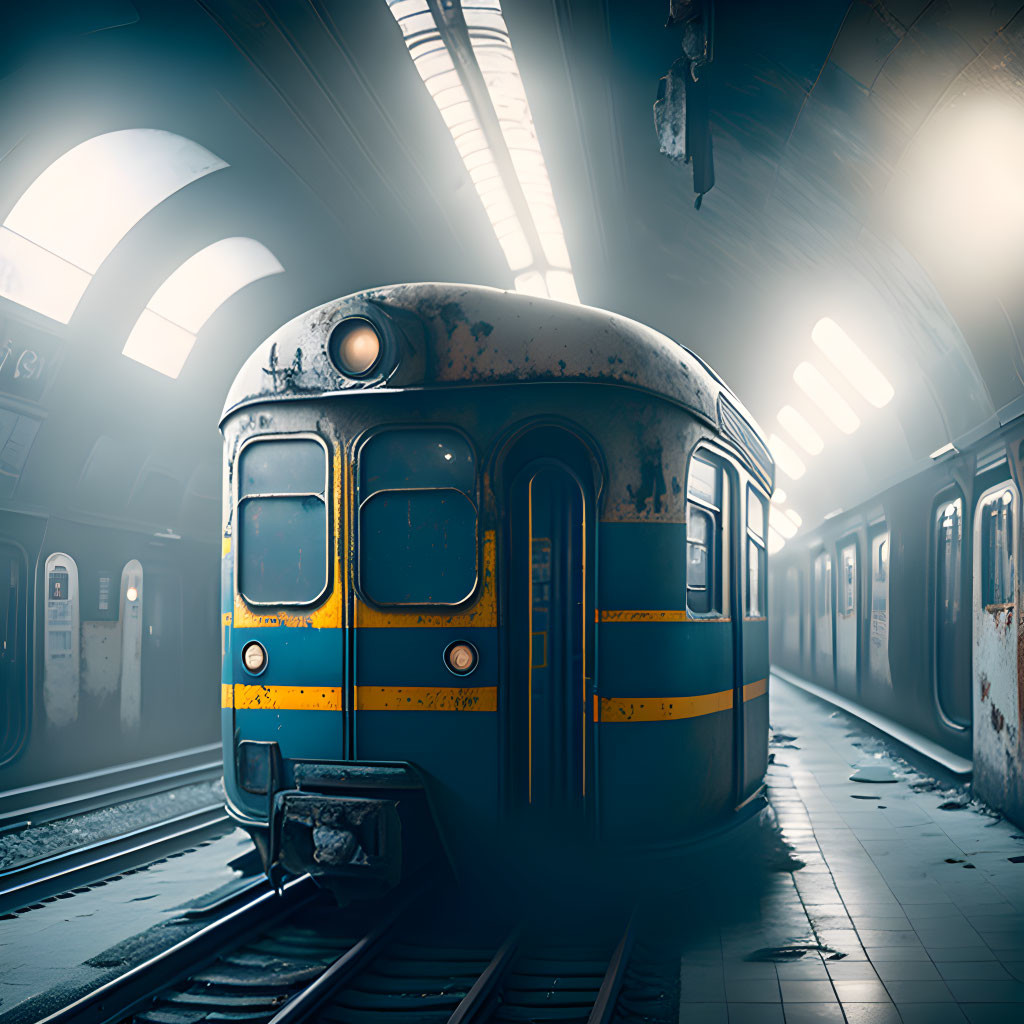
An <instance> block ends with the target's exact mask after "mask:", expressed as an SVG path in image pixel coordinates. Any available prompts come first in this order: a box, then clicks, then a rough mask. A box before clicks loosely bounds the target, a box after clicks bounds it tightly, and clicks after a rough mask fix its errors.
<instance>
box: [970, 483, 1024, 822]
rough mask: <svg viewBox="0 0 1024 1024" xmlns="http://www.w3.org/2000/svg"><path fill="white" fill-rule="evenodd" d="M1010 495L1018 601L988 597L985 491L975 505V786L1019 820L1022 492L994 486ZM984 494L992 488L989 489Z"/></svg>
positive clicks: (1023, 802) (1023, 810) (1023, 803)
mask: <svg viewBox="0 0 1024 1024" xmlns="http://www.w3.org/2000/svg"><path fill="white" fill-rule="evenodd" d="M996 489H997V490H998V492H1000V493H1001V494H1011V495H1012V503H1011V505H1010V508H1011V509H1012V514H1013V521H1014V528H1015V529H1014V533H1015V536H1014V538H1013V557H1012V562H1011V564H1012V566H1013V581H1012V585H1011V593H1012V595H1013V598H1014V600H1012V601H1009V602H1002V603H999V604H988V605H986V604H985V603H984V602H985V592H984V579H983V577H982V572H983V566H984V560H983V558H982V543H983V537H982V528H983V522H984V516H983V513H982V508H983V505H984V502H985V495H982V497H981V498H980V499H979V501H978V503H977V506H976V509H975V523H974V531H973V536H974V585H973V589H972V593H973V602H972V608H973V620H974V650H973V673H972V676H973V691H972V692H973V696H974V716H973V717H974V726H973V731H974V791H975V792H976V793H977V795H978V796H980V797H981V798H982V799H983V800H985V801H986V802H987V803H989V804H991V805H992V806H993V807H996V808H999V809H1000V810H1003V811H1004V812H1005V813H1007V814H1009V815H1010V816H1012V817H1014V818H1016V819H1018V820H1020V819H1021V818H1022V817H1024V782H1022V772H1024V759H1022V757H1021V747H1020V739H1021V700H1020V691H1019V685H1020V678H1021V675H1020V659H1021V651H1022V646H1024V632H1022V630H1021V626H1020V615H1019V613H1018V609H1019V608H1020V573H1019V571H1017V559H1018V555H1019V551H1020V541H1019V531H1020V522H1019V516H1020V495H1019V493H1018V491H1017V488H1016V487H1015V486H1014V485H1013V484H1012V483H1011V482H1010V481H1006V482H1005V483H1001V484H999V485H998V486H997V488H996ZM986 493H991V492H990V491H989V492H986Z"/></svg>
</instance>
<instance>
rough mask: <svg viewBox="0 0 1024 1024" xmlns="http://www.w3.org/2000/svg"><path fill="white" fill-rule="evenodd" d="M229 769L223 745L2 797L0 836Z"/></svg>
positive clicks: (202, 779) (25, 788)
mask: <svg viewBox="0 0 1024 1024" xmlns="http://www.w3.org/2000/svg"><path fill="white" fill-rule="evenodd" d="M223 770H224V764H223V760H222V757H221V748H220V744H219V743H212V744H207V745H206V746H203V747H195V748H193V749H192V750H183V751H179V752H178V753H175V754H166V755H163V756H160V757H151V758H146V759H145V760H142V761H132V762H130V763H129V764H122V765H116V766H114V767H112V768H102V769H98V770H96V771H92V772H85V773H83V774H80V775H71V776H65V777H63V778H59V779H51V780H49V781H47V782H38V783H34V784H33V785H30V786H21V787H18V788H16V789H5V790H3V792H0V834H2V833H5V832H13V831H17V830H19V829H23V828H28V827H30V826H34V825H42V824H45V823H46V822H49V821H56V820H57V819H59V818H68V817H71V816H72V815H76V814H86V813H88V812H89V811H97V810H103V809H105V808H108V807H111V806H113V805H114V804H119V803H124V802H125V801H127V800H136V799H138V798H140V797H146V796H152V795H153V794H155V793H163V792H167V791H168V790H171V789H178V788H180V787H181V786H188V785H192V784H194V783H197V782H214V781H216V780H217V779H218V778H220V776H221V774H222V772H223Z"/></svg>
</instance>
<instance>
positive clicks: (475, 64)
mask: <svg viewBox="0 0 1024 1024" xmlns="http://www.w3.org/2000/svg"><path fill="white" fill-rule="evenodd" d="M388 7H389V9H390V11H391V14H392V16H393V17H394V18H395V21H396V22H397V23H398V25H399V27H400V28H401V30H402V35H403V37H404V39H405V43H406V47H407V49H408V50H409V54H410V56H411V57H412V60H413V64H414V65H415V67H416V70H417V71H418V72H419V75H420V77H421V78H422V79H423V82H424V84H425V85H426V87H427V90H428V92H429V93H430V95H431V97H432V98H433V100H434V102H435V104H436V105H437V108H438V110H439V111H440V112H441V116H442V118H443V119H444V121H445V124H446V125H447V127H448V130H449V131H450V132H451V135H452V138H453V140H454V141H455V145H456V147H457V148H458V150H459V155H460V156H461V157H462V160H463V163H464V165H465V167H466V170H467V171H468V172H469V175H470V178H471V179H472V181H473V184H474V187H475V188H476V190H477V194H478V195H479V197H480V201H481V202H482V203H483V206H484V210H485V211H486V213H487V216H488V218H489V220H490V222H491V226H492V228H493V230H494V233H495V235H496V237H497V239H498V242H499V244H500V245H501V247H502V250H503V252H504V254H505V259H506V262H507V263H508V266H509V269H510V270H511V271H512V274H513V276H514V279H515V285H516V289H517V290H519V291H524V292H528V293H530V294H536V295H545V296H546V295H552V296H554V297H556V298H560V299H563V300H564V301H571V302H578V301H579V299H578V296H577V293H576V286H575V281H574V279H573V276H572V268H571V266H570V264H569V258H568V253H567V251H566V246H565V239H564V236H563V234H562V226H561V221H560V220H559V218H558V212H557V210H556V208H555V205H554V197H553V194H552V192H551V185H550V181H549V180H548V176H547V169H546V167H545V165H544V158H543V155H542V154H541V151H540V146H539V144H538V143H537V139H536V132H535V130H534V126H533V119H532V117H531V115H530V109H529V105H528V103H527V102H526V93H525V91H524V90H523V87H522V79H521V77H520V75H519V69H518V66H517V65H516V62H515V55H514V53H513V51H512V46H511V43H510V41H509V38H508V29H507V27H506V26H505V22H504V18H503V17H502V14H501V7H500V4H499V3H498V2H497V0H489V2H487V0H477V2H475V3H473V4H472V5H470V4H467V6H466V8H465V9H463V8H462V7H461V6H459V5H457V4H453V5H446V4H442V3H440V2H439V0H388Z"/></svg>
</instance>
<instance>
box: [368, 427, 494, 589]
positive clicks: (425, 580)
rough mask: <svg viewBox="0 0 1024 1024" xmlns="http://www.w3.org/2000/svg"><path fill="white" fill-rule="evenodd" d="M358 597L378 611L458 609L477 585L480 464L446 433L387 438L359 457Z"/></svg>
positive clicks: (407, 431) (404, 431)
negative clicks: (379, 607) (427, 607)
mask: <svg viewBox="0 0 1024 1024" xmlns="http://www.w3.org/2000/svg"><path fill="white" fill-rule="evenodd" d="M358 459H359V522H358V529H359V536H358V566H359V568H358V574H359V589H360V590H361V591H362V593H363V595H364V596H365V597H366V598H367V599H368V600H370V601H372V602H373V603H374V604H378V605H399V606H400V605H456V604H462V603H463V602H464V601H466V600H468V599H469V598H470V597H471V596H472V595H473V592H474V591H475V590H476V584H477V505H476V456H475V454H474V452H473V448H472V446H471V445H470V443H469V441H467V440H466V438H465V437H464V436H463V435H462V434H460V433H458V432H457V431H455V430H451V429H447V428H436V427H435V428H429V427H428V428H399V429H389V430H384V431H381V432H380V433H378V434H375V435H374V436H372V437H371V438H369V440H367V441H366V442H365V443H364V444H363V445H362V447H361V448H360V450H359V456H358Z"/></svg>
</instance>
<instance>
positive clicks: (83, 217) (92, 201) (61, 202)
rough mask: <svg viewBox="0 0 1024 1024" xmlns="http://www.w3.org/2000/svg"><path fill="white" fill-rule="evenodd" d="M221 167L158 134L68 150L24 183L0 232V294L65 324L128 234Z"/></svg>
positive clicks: (122, 135)
mask: <svg viewBox="0 0 1024 1024" xmlns="http://www.w3.org/2000/svg"><path fill="white" fill-rule="evenodd" d="M222 167H227V164H226V163H225V162H224V161H223V160H221V159H220V158H219V157H217V156H214V154H213V153H210V152H209V151H208V150H206V149H203V147H202V146H199V145H197V144H196V143H195V142H192V140H191V139H186V138H183V137H182V136H180V135H175V134H173V133H172V132H165V131H160V130H158V129H151V128H131V129H126V130H124V131H117V132H110V133H108V134H106V135H97V136H96V137H95V138H92V139H88V140H87V141H86V142H83V143H81V144H80V145H78V146H75V148H74V149H71V150H69V151H68V152H67V153H65V154H64V155H63V156H62V157H59V158H58V159H57V160H55V161H54V162H53V163H52V164H50V166H49V167H47V168H46V170H45V171H43V172H42V174H40V175H39V177H38V178H36V180H35V181H34V182H32V184H31V185H30V186H29V187H28V188H27V189H26V190H25V192H24V193H23V194H22V196H21V198H20V199H19V200H18V202H17V203H16V204H15V206H14V209H13V210H11V212H10V213H9V214H8V215H7V219H6V220H5V221H4V223H3V226H2V227H0V295H3V296H4V297H5V298H8V299H12V300H13V301H15V302H17V303H20V304H21V305H23V306H28V307H29V308H30V309H34V310H36V311H37V312H39V313H43V314H44V315H46V316H48V317H51V318H52V319H54V320H59V321H60V322H61V323H67V322H68V321H69V320H70V319H71V315H72V314H73V313H74V311H75V308H76V307H77V305H78V301H79V299H81V297H82V294H83V293H84V291H85V289H86V287H87V286H88V284H89V281H90V280H91V278H92V275H93V274H95V273H96V271H97V269H99V266H100V264H101V263H102V262H103V261H104V260H105V259H106V258H107V256H108V255H109V254H110V252H111V250H113V248H114V246H115V245H117V243H118V242H119V241H121V239H122V238H123V237H124V236H125V235H126V234H127V233H128V231H129V230H131V228H132V227H133V226H134V225H135V224H136V223H138V221H139V220H141V219H142V217H144V216H145V215H146V214H147V213H148V212H149V211H150V210H152V209H153V207H155V206H157V205H158V204H159V203H161V202H163V200H164V199H166V198H167V197H168V196H170V195H172V194H173V193H175V192H177V191H178V190H179V189H181V188H183V187H184V186H185V185H188V184H189V183H190V182H193V181H195V180H196V179H197V178H201V177H203V176H204V175H206V174H210V173H211V172H213V171H216V170H219V169H220V168H222ZM69 268H70V269H69ZM75 271H77V272H75Z"/></svg>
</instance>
